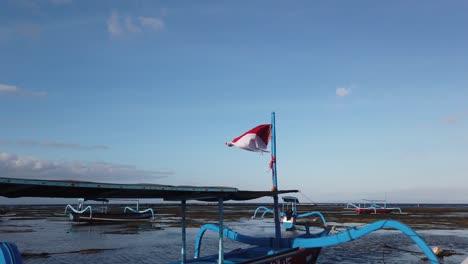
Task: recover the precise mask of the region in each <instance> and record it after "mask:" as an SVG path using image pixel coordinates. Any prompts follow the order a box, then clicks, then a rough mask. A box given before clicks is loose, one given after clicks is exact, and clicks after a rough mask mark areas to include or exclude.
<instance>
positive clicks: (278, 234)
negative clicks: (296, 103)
mask: <svg viewBox="0 0 468 264" xmlns="http://www.w3.org/2000/svg"><path fill="white" fill-rule="evenodd" d="M271 161H272V170H273V172H272V173H273V175H272V176H273V191H277V190H278V180H277V170H276V128H275V112H271ZM273 206H274V208H273V210H274V211H275V237H276V240H277V241H279V240H280V239H281V226H280V220H279V219H280V212H279V205H278V194H274V195H273ZM275 246H279V245H275Z"/></svg>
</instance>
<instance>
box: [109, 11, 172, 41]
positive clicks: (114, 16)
mask: <svg viewBox="0 0 468 264" xmlns="http://www.w3.org/2000/svg"><path fill="white" fill-rule="evenodd" d="M164 28H165V24H164V21H163V20H162V19H160V18H155V17H143V16H140V17H138V18H134V17H132V16H129V15H126V16H122V15H120V14H119V12H117V11H116V10H114V11H112V13H111V15H110V17H109V18H108V19H107V30H108V31H109V33H110V34H111V36H123V35H125V34H130V33H141V32H143V31H145V30H151V31H162V30H163V29H164Z"/></svg>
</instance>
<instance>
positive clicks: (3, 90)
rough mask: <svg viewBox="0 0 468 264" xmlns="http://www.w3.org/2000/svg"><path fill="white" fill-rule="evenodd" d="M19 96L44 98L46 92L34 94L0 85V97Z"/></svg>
mask: <svg viewBox="0 0 468 264" xmlns="http://www.w3.org/2000/svg"><path fill="white" fill-rule="evenodd" d="M8 94H10V95H20V96H46V95H47V93H46V92H34V91H29V90H25V89H21V88H19V87H17V86H14V85H8V84H0V96H2V95H8Z"/></svg>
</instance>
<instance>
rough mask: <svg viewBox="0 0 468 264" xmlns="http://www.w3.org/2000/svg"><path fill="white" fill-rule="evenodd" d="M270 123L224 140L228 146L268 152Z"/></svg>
mask: <svg viewBox="0 0 468 264" xmlns="http://www.w3.org/2000/svg"><path fill="white" fill-rule="evenodd" d="M270 135H271V125H270V124H265V125H259V126H257V127H254V128H252V129H251V130H249V131H247V132H245V133H244V134H242V135H241V136H240V137H236V138H235V139H234V140H232V142H226V145H227V146H228V147H232V146H236V147H238V148H241V149H245V150H248V151H255V152H270V151H269V150H268V149H267V146H268V143H269V142H270V138H271V137H270Z"/></svg>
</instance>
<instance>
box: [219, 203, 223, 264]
mask: <svg viewBox="0 0 468 264" xmlns="http://www.w3.org/2000/svg"><path fill="white" fill-rule="evenodd" d="M218 215H219V234H218V235H219V242H218V264H223V263H224V239H223V229H224V227H223V197H219V200H218Z"/></svg>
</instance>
